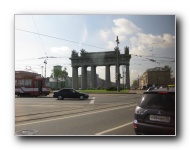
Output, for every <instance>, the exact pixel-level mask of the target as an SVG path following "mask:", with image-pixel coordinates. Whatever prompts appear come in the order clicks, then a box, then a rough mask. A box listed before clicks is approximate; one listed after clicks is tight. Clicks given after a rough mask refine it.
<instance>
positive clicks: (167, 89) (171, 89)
mask: <svg viewBox="0 0 190 150" xmlns="http://www.w3.org/2000/svg"><path fill="white" fill-rule="evenodd" d="M148 93H175V88H159V89H152V90H150V91H146V92H144V94H148Z"/></svg>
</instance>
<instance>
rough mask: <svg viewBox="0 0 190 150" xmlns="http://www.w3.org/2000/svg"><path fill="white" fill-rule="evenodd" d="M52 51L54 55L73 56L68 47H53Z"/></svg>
mask: <svg viewBox="0 0 190 150" xmlns="http://www.w3.org/2000/svg"><path fill="white" fill-rule="evenodd" d="M50 51H51V52H52V53H54V54H58V55H61V56H63V55H64V56H65V57H66V56H68V57H70V56H71V49H70V48H69V47H66V46H62V47H51V49H50Z"/></svg>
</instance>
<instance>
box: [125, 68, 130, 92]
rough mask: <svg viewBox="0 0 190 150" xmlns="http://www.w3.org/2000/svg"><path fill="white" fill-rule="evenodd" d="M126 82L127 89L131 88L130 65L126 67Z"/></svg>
mask: <svg viewBox="0 0 190 150" xmlns="http://www.w3.org/2000/svg"><path fill="white" fill-rule="evenodd" d="M125 77H126V78H125V82H126V86H125V88H128V89H129V88H130V73H129V65H126V76H125Z"/></svg>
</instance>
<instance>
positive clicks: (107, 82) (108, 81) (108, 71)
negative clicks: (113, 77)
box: [105, 65, 111, 89]
mask: <svg viewBox="0 0 190 150" xmlns="http://www.w3.org/2000/svg"><path fill="white" fill-rule="evenodd" d="M105 74H106V89H107V88H109V87H110V86H111V85H110V65H107V66H106V73H105Z"/></svg>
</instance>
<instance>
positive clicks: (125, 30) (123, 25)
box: [112, 18, 141, 36]
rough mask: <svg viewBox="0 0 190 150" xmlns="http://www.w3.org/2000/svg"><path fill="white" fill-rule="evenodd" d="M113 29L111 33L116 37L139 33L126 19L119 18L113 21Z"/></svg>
mask: <svg viewBox="0 0 190 150" xmlns="http://www.w3.org/2000/svg"><path fill="white" fill-rule="evenodd" d="M113 22H114V25H115V27H113V28H112V31H113V33H114V34H115V35H117V36H124V35H130V34H134V33H136V32H139V31H141V29H140V28H138V27H137V26H136V25H135V24H134V23H133V22H131V21H130V20H128V19H124V18H119V19H115V20H113Z"/></svg>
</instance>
